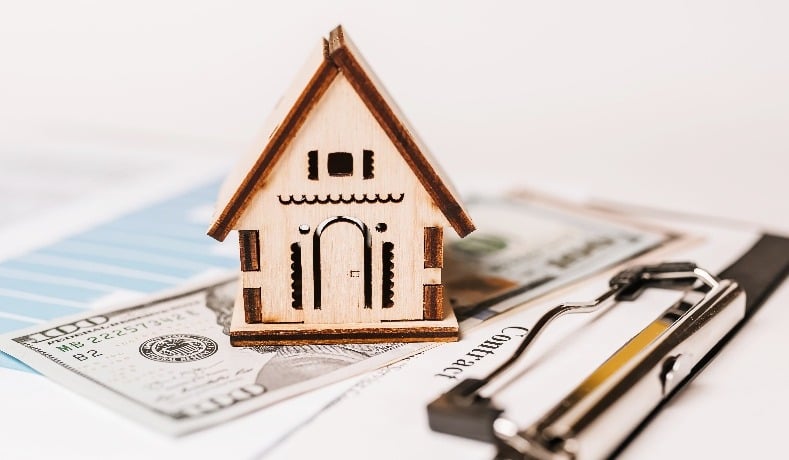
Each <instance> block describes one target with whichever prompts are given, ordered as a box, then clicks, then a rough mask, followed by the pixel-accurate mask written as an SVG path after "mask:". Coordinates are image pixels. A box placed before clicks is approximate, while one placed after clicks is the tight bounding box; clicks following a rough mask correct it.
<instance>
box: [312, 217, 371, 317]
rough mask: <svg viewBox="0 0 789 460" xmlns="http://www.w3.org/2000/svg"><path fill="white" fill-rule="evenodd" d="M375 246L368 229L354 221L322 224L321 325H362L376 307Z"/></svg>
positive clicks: (317, 251)
mask: <svg viewBox="0 0 789 460" xmlns="http://www.w3.org/2000/svg"><path fill="white" fill-rule="evenodd" d="M370 246H371V243H370V233H369V230H368V228H367V226H366V225H365V224H364V223H363V222H361V221H360V220H358V219H355V218H353V217H343V216H336V217H331V218H329V219H326V220H325V221H323V222H321V224H320V225H318V227H317V228H316V229H315V234H314V236H313V250H314V254H313V269H314V273H313V279H314V281H315V286H314V291H315V299H314V305H315V308H316V309H318V310H320V314H319V315H316V316H318V317H320V318H321V322H329V323H339V322H359V321H361V319H362V309H363V308H370V307H371V306H372V301H371V297H372V284H371V282H372V280H371V279H370V277H371V271H372V270H371V247H370Z"/></svg>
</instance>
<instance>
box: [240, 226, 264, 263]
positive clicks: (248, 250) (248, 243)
mask: <svg viewBox="0 0 789 460" xmlns="http://www.w3.org/2000/svg"><path fill="white" fill-rule="evenodd" d="M238 246H239V249H240V250H241V251H240V252H241V271H244V272H256V271H260V237H259V236H258V231H257V230H239V231H238Z"/></svg>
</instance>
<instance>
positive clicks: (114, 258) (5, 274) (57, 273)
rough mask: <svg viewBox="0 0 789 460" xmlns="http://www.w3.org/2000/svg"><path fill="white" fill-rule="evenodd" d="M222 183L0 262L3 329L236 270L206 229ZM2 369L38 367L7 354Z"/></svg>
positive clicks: (1, 360) (0, 361)
mask: <svg viewBox="0 0 789 460" xmlns="http://www.w3.org/2000/svg"><path fill="white" fill-rule="evenodd" d="M218 188H219V183H211V184H208V185H204V186H200V187H197V188H194V189H192V190H190V191H188V192H185V193H182V194H181V195H178V196H176V197H173V198H170V199H167V200H164V201H161V202H158V203H155V204H152V205H149V206H147V207H145V208H143V209H140V210H138V211H134V212H131V213H129V214H126V215H123V216H121V217H118V218H116V219H114V220H112V221H110V222H107V223H103V224H100V225H97V226H95V227H93V228H91V229H89V230H86V231H84V232H82V233H78V234H76V235H72V236H69V237H67V238H64V239H62V240H60V241H58V242H56V243H53V244H50V245H49V246H44V247H41V248H39V249H36V250H34V251H32V252H28V253H26V254H24V255H21V256H18V257H15V258H12V259H7V260H4V261H2V262H0V333H6V332H9V331H13V330H16V329H22V328H26V327H30V326H33V325H35V324H38V323H41V322H46V321H49V320H51V319H54V318H57V317H60V316H66V315H71V314H75V313H78V312H79V311H80V310H83V309H87V308H91V307H92V305H91V304H92V303H93V302H96V301H97V300H100V299H103V298H107V297H108V296H111V295H113V294H117V293H119V292H130V291H131V292H136V293H154V292H156V291H160V290H163V289H167V288H172V287H175V286H177V285H179V284H182V283H183V282H185V281H187V280H189V279H191V278H194V277H195V276H198V275H200V274H201V273H205V272H208V271H210V270H216V269H231V268H235V267H237V265H238V258H237V257H235V256H233V255H230V254H223V253H222V252H220V251H218V250H217V249H218V243H217V242H216V241H214V240H212V239H211V238H210V237H208V236H206V233H205V232H206V229H207V227H208V222H207V221H206V219H205V217H204V216H205V215H206V212H205V210H206V209H212V208H213V206H214V201H215V199H216V195H217V190H218ZM209 214H210V213H209ZM201 217H202V218H201ZM0 367H5V368H11V369H19V370H24V371H30V372H34V371H32V370H31V369H30V368H28V367H27V366H25V365H24V364H22V363H20V362H19V361H17V360H16V359H14V358H12V357H10V356H8V355H6V354H3V353H0Z"/></svg>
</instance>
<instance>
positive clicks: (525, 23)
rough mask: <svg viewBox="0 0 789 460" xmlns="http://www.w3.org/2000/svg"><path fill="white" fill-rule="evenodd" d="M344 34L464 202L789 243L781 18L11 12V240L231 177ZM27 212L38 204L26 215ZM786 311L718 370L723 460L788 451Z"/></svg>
mask: <svg viewBox="0 0 789 460" xmlns="http://www.w3.org/2000/svg"><path fill="white" fill-rule="evenodd" d="M338 23H342V24H343V25H344V26H345V27H346V31H347V32H348V34H349V35H350V36H351V37H352V38H353V40H354V41H355V42H356V44H357V45H358V47H359V48H360V49H361V51H362V53H363V54H364V55H365V57H366V59H367V60H368V61H369V63H370V64H371V65H372V67H373V68H374V69H375V70H376V73H377V74H378V76H379V77H380V79H381V80H382V81H383V82H384V83H385V84H386V86H387V88H388V90H389V91H390V92H391V94H392V95H393V96H394V98H395V99H396V100H397V102H398V104H399V105H400V106H401V107H402V109H403V110H404V112H405V113H406V114H407V115H408V116H409V119H410V121H411V123H412V125H413V126H414V127H415V129H416V130H418V131H419V133H420V134H421V137H422V138H423V139H424V140H425V141H426V143H427V144H428V145H429V146H430V148H431V150H432V152H433V154H434V156H435V157H436V158H437V159H438V160H439V162H440V163H441V166H442V167H443V169H445V170H446V171H447V172H448V173H449V175H450V176H451V177H452V178H453V181H454V182H455V183H456V185H457V186H458V187H459V188H460V189H465V190H470V189H475V188H478V187H479V188H490V187H491V186H496V187H498V186H513V185H522V186H542V187H550V188H554V189H561V190H565V191H567V190H569V191H572V192H580V193H584V194H589V195H592V196H597V197H603V198H608V199H615V200H624V201H629V202H634V203H638V204H643V205H651V206H660V207H664V208H669V209H674V210H681V211H689V212H694V213H703V214H709V215H717V216H723V217H727V218H734V219H738V220H747V221H751V222H755V223H757V224H759V225H762V226H765V227H767V228H772V229H777V230H781V231H783V232H789V206H788V205H787V203H786V199H787V195H789V193H787V192H789V186H788V185H787V179H786V177H785V176H786V173H787V169H788V168H787V166H789V159H788V157H789V46H788V45H789V27H787V24H789V4H788V3H786V2H782V1H774V2H771V1H761V2H755V1H698V2H682V1H663V2H632V1H602V2H583V1H578V2H540V3H537V2H518V3H515V2H513V3H496V4H494V3H493V2H481V1H476V2H457V1H454V2H431V3H427V2H406V1H397V2H379V3H373V2H340V3H334V2H331V3H330V2H314V3H307V2H276V3H275V2H251V1H249V2H229V1H228V2H219V1H217V2H201V1H189V2H186V1H184V2H162V1H134V2H124V3H120V2H106V1H103V2H99V1H96V2H86V1H68V2H62V1H55V0H48V1H40V0H34V1H25V2H11V1H7V0H4V1H2V3H0V211H2V212H3V213H4V215H5V219H4V220H5V221H6V222H7V221H8V219H9V218H13V217H22V216H30V215H32V214H35V213H36V212H38V211H40V209H41V208H43V207H46V206H49V205H51V203H53V202H56V201H57V202H61V201H68V200H72V199H77V198H80V197H84V196H85V195H87V194H90V193H93V192H95V191H99V190H103V188H104V187H106V186H107V184H117V183H119V182H123V181H125V180H130V179H131V177H132V176H136V175H139V174H142V173H145V172H150V171H153V170H160V171H161V170H166V169H167V168H176V167H178V165H179V164H182V162H189V161H193V160H194V161H204V160H208V161H211V162H214V161H216V160H219V162H220V163H224V164H227V165H230V164H232V163H233V161H234V160H235V158H236V157H237V156H238V155H240V154H241V153H243V152H242V150H243V146H245V145H246V144H247V143H248V141H249V140H250V139H251V138H253V137H254V135H255V134H256V132H257V130H258V128H259V126H260V125H261V123H262V121H263V120H264V118H265V117H266V115H267V114H268V112H269V110H270V109H271V108H272V107H273V106H274V104H275V103H276V101H277V99H278V97H279V96H280V94H281V93H282V92H283V91H284V89H285V88H286V87H287V85H288V84H289V81H290V79H291V78H292V77H293V76H294V75H295V73H296V72H297V70H298V69H299V68H300V66H301V64H302V62H303V60H304V59H305V58H306V56H307V54H308V52H309V51H310V50H311V49H312V47H313V46H314V45H315V44H316V43H317V42H318V40H319V39H320V37H321V36H324V35H326V34H327V33H328V31H329V30H330V29H331V28H333V27H334V26H335V25H336V24H338ZM43 185H46V187H44V186H43ZM19 194H25V196H27V198H28V199H29V200H30V197H31V196H38V195H41V197H40V199H38V201H34V202H35V203H38V204H36V205H34V206H28V205H26V206H25V207H24V209H20V208H19V207H15V206H14V203H15V202H16V200H17V198H18V197H19V196H20V195H19ZM39 206H40V207H39ZM783 294H784V295H783V298H786V295H785V294H786V289H784V290H783ZM784 307H785V305H773V306H771V308H772V310H767V309H766V310H765V311H763V312H761V313H760V314H759V315H757V317H756V318H755V320H754V321H753V322H752V323H751V324H750V325H749V327H748V328H746V329H745V330H744V331H743V334H742V335H741V336H740V337H739V338H738V340H737V341H736V342H735V343H733V344H732V345H731V346H732V347H735V346H737V347H740V349H743V347H749V348H748V350H749V354H743V353H742V352H741V355H742V356H744V358H743V359H740V360H737V361H735V360H732V359H729V360H722V361H721V362H722V363H723V364H719V365H717V367H715V366H713V367H711V368H710V372H711V374H710V375H715V376H717V377H718V378H723V379H727V378H728V379H731V382H730V383H728V384H727V391H730V392H729V393H722V394H721V395H720V396H719V397H718V401H719V404H720V407H727V408H729V409H730V410H732V411H734V412H733V413H734V414H735V417H736V419H735V420H733V421H732V426H733V428H732V431H731V432H726V433H722V435H721V437H720V439H719V440H718V441H719V442H720V443H721V444H723V443H732V445H733V446H735V447H736V448H735V449H734V451H741V452H748V448H747V446H748V445H749V443H761V444H760V445H762V446H763V447H764V448H765V449H767V450H765V451H764V452H769V451H770V449H771V448H772V447H774V446H780V445H781V443H780V442H778V440H776V439H773V438H771V436H770V435H772V434H773V433H774V431H775V430H773V431H769V430H768V435H767V436H764V433H761V432H760V430H761V427H763V426H776V424H783V420H784V415H785V411H786V410H787V409H789V408H788V407H787V402H786V401H787V398H786V397H785V396H783V397H780V396H779V398H778V399H779V400H778V401H776V400H774V399H773V398H774V397H775V395H776V393H775V392H770V391H768V392H766V393H765V392H761V391H760V385H762V382H766V381H770V382H772V385H773V388H779V387H781V386H782V387H783V388H787V387H789V370H787V365H786V364H785V361H786V360H785V358H784V357H783V356H782V353H783V352H784V351H785V350H786V348H787V340H786V338H785V337H784V335H783V334H784V333H783V330H784V329H785V326H784V325H785V324H786V322H785V320H786V319H787V316H788V315H787V314H785V313H783V311H781V308H783V309H784V310H786V308H784ZM716 369H717V370H716ZM700 381H701V380H700ZM701 382H702V384H703V382H704V381H701ZM738 385H739V386H738ZM697 387H698V386H697ZM696 391H701V390H696ZM731 392H734V393H731ZM760 393H762V394H761V395H760ZM733 394H734V395H733ZM732 395H733V396H732ZM685 397H686V398H688V397H692V394H691V393H690V392H689V393H688V395H687V396H685ZM729 398H731V399H729ZM726 416H727V412H726V411H720V412H719V413H718V412H716V413H715V417H726ZM671 417H672V418H670V419H669V418H667V417H662V418H660V419H659V420H660V422H659V423H661V424H665V425H667V426H668V425H671V424H672V421H676V422H677V423H679V422H680V421H681V420H682V419H683V413H682V412H681V410H680V409H676V410H672V412H671ZM697 418H698V417H697ZM741 425H742V426H741ZM688 428H689V429H692V427H688ZM656 429H657V428H656ZM740 429H744V430H745V432H744V434H743V433H741V432H740V431H739V430H740ZM649 433H652V435H651V436H650V435H649ZM654 433H656V431H655V429H653V430H652V431H651V432H650V431H649V430H648V431H647V433H645V435H647V436H650V437H648V438H647V439H649V440H650V442H657V439H659V438H660V436H657V435H655V434H654ZM724 439H725V440H724ZM771 439H772V443H771ZM666 441H667V442H670V440H666ZM705 442H711V440H710V439H709V438H708V439H706V440H705ZM765 443H766V445H765ZM718 447H719V449H718V450H717V451H718V452H721V451H722V452H726V451H727V450H726V448H722V446H718ZM721 448H722V449H723V450H721ZM672 449H676V451H677V453H678V455H679V456H680V457H681V456H682V455H681V452H682V451H683V446H672ZM728 451H730V452H731V450H728Z"/></svg>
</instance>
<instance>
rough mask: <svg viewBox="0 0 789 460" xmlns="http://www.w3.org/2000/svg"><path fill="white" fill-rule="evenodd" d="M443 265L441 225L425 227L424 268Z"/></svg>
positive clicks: (442, 233)
mask: <svg viewBox="0 0 789 460" xmlns="http://www.w3.org/2000/svg"><path fill="white" fill-rule="evenodd" d="M443 266H444V231H443V229H442V228H441V227H425V268H442V267H443Z"/></svg>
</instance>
